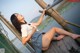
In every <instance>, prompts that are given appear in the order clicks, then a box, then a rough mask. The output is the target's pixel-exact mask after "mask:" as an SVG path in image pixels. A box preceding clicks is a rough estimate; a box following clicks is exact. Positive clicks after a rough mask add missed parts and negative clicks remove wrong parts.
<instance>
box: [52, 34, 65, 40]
mask: <svg viewBox="0 0 80 53" xmlns="http://www.w3.org/2000/svg"><path fill="white" fill-rule="evenodd" d="M63 38H64V35H59V36H58V37H54V38H53V40H61V39H63Z"/></svg>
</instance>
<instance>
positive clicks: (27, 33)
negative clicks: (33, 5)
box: [11, 9, 80, 53]
mask: <svg viewBox="0 0 80 53" xmlns="http://www.w3.org/2000/svg"><path fill="white" fill-rule="evenodd" d="M45 11H46V9H44V10H43V13H42V15H41V16H40V18H39V20H38V22H36V23H31V24H28V23H27V22H26V21H25V20H24V17H23V16H22V15H20V14H18V13H14V14H13V15H12V16H11V22H12V24H13V25H14V26H15V28H16V29H17V30H18V31H19V32H20V33H21V35H22V43H23V44H26V43H27V42H28V41H29V40H31V44H32V45H33V48H34V49H35V52H36V53H41V51H42V50H47V49H48V48H49V45H50V43H51V41H52V40H61V39H62V38H63V37H64V36H65V35H68V36H70V37H72V38H73V39H76V38H78V37H80V36H79V35H77V34H73V33H70V32H67V31H65V30H63V29H60V28H57V27H53V28H52V29H50V30H49V31H48V32H46V33H45V34H42V33H40V32H39V31H37V27H38V26H39V25H40V24H41V23H42V20H43V17H44V14H45ZM55 33H58V34H60V36H58V37H55V36H54V34H55Z"/></svg>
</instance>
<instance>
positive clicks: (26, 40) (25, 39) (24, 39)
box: [22, 27, 36, 45]
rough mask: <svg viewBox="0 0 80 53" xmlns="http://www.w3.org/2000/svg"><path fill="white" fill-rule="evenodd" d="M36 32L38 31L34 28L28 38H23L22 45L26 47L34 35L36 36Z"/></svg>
mask: <svg viewBox="0 0 80 53" xmlns="http://www.w3.org/2000/svg"><path fill="white" fill-rule="evenodd" d="M35 31H36V29H35V28H34V27H33V30H32V33H30V34H29V35H28V36H26V37H22V43H23V44H24V45H25V44H26V43H27V42H28V41H29V40H30V39H31V37H32V35H33V34H34V32H35Z"/></svg>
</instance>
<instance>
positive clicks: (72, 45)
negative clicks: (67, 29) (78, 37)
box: [43, 36, 80, 53]
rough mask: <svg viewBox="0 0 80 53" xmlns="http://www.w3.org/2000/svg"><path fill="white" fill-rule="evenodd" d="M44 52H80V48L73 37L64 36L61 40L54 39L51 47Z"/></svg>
mask: <svg viewBox="0 0 80 53" xmlns="http://www.w3.org/2000/svg"><path fill="white" fill-rule="evenodd" d="M43 53H80V48H79V46H78V45H77V43H76V42H75V41H74V40H73V39H72V38H71V37H68V36H66V37H64V38H63V39H62V40H60V41H52V43H51V45H50V47H49V49H48V50H47V51H43Z"/></svg>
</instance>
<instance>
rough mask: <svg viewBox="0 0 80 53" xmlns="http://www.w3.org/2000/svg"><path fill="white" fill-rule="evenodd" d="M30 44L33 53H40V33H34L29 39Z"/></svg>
mask: <svg viewBox="0 0 80 53" xmlns="http://www.w3.org/2000/svg"><path fill="white" fill-rule="evenodd" d="M31 44H32V46H33V48H34V50H35V53H42V33H40V32H35V33H34V34H33V36H32V38H31Z"/></svg>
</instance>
